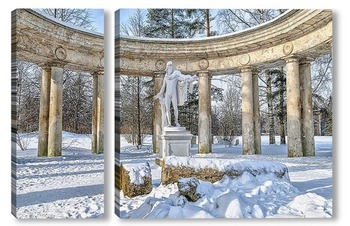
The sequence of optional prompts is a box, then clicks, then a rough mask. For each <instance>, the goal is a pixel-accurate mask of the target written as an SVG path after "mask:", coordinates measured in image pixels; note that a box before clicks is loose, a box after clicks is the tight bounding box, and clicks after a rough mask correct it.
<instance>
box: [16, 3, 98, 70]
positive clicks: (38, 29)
mask: <svg viewBox="0 0 350 226" xmlns="http://www.w3.org/2000/svg"><path fill="white" fill-rule="evenodd" d="M12 16H13V17H15V18H12V19H13V20H12V21H13V22H14V23H15V24H14V26H15V27H13V29H15V34H14V35H13V37H15V39H16V40H13V42H12V45H13V48H12V53H13V54H16V56H15V58H16V60H22V61H27V62H31V63H36V64H38V65H43V64H48V65H49V64H51V63H52V62H56V61H58V62H60V63H61V64H63V65H64V69H69V70H73V71H84V72H90V73H91V72H95V71H101V70H103V68H104V65H103V59H104V36H103V34H98V33H95V32H92V31H91V32H90V31H86V30H82V29H79V28H76V27H73V26H71V25H68V24H65V23H63V22H60V21H58V20H54V19H50V18H47V17H45V16H44V15H42V14H41V13H39V12H37V11H35V10H32V9H17V10H15V11H14V13H13V14H12Z"/></svg>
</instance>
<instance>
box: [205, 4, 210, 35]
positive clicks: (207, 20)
mask: <svg viewBox="0 0 350 226" xmlns="http://www.w3.org/2000/svg"><path fill="white" fill-rule="evenodd" d="M205 18H206V23H207V26H206V29H207V37H209V36H210V13H209V9H206V10H205Z"/></svg>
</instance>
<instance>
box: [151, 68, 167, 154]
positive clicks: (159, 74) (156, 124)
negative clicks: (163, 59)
mask: <svg viewBox="0 0 350 226" xmlns="http://www.w3.org/2000/svg"><path fill="white" fill-rule="evenodd" d="M164 75H165V71H156V72H155V74H154V95H157V94H158V93H159V91H160V89H161V88H162V85H163V79H164ZM161 132H162V111H161V106H160V102H159V100H158V99H157V100H155V101H153V137H152V142H153V152H154V153H159V152H160V140H159V135H160V134H161Z"/></svg>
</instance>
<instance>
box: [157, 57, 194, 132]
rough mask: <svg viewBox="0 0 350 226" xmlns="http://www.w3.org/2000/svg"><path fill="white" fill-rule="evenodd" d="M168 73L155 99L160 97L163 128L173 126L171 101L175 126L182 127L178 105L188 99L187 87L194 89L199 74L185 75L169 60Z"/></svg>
mask: <svg viewBox="0 0 350 226" xmlns="http://www.w3.org/2000/svg"><path fill="white" fill-rule="evenodd" d="M165 70H166V73H165V76H164V80H163V85H162V88H161V89H160V91H159V93H158V94H157V95H155V96H154V99H157V98H158V99H159V102H160V105H161V110H162V128H164V127H170V126H171V114H170V102H171V103H172V105H173V109H174V116H175V126H177V127H180V124H179V122H178V114H179V113H178V106H182V105H183V104H184V103H185V101H186V99H187V87H188V84H189V85H190V87H189V92H190V93H192V91H193V82H194V81H196V80H198V77H197V75H193V76H191V75H184V74H182V73H181V72H180V71H178V70H174V68H173V63H172V62H171V61H169V62H168V63H167V65H166V69H165Z"/></svg>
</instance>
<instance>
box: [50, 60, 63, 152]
mask: <svg viewBox="0 0 350 226" xmlns="http://www.w3.org/2000/svg"><path fill="white" fill-rule="evenodd" d="M62 89H63V68H62V67H60V65H54V66H51V84H50V110H49V133H48V156H49V157H53V156H61V155H62Z"/></svg>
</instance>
